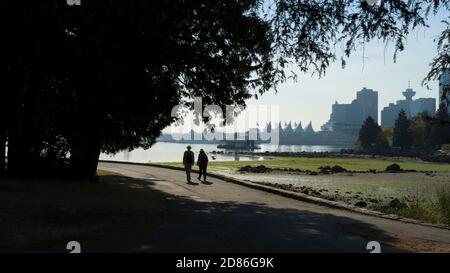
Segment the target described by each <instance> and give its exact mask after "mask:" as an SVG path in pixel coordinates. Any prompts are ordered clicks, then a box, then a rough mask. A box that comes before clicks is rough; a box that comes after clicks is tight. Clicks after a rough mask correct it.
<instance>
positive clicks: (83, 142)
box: [70, 134, 101, 181]
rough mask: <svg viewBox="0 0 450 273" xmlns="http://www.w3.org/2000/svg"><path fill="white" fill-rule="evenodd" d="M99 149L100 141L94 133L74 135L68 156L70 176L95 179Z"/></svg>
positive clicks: (87, 179)
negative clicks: (69, 155)
mask: <svg viewBox="0 0 450 273" xmlns="http://www.w3.org/2000/svg"><path fill="white" fill-rule="evenodd" d="M100 151H101V141H100V140H99V139H98V138H97V137H96V136H95V135H94V136H93V135H92V134H91V135H89V134H84V135H78V136H75V137H74V138H73V143H72V149H71V157H70V169H71V176H72V178H74V179H78V180H84V181H95V178H96V173H97V166H98V160H99V157H100Z"/></svg>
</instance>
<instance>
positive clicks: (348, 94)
mask: <svg viewBox="0 0 450 273" xmlns="http://www.w3.org/2000/svg"><path fill="white" fill-rule="evenodd" d="M444 18H445V15H444V14H443V13H442V12H441V14H439V15H438V16H437V17H436V18H434V19H433V20H431V22H430V27H429V28H426V29H421V30H420V31H417V32H415V33H412V34H410V35H409V37H408V44H407V45H406V49H405V50H404V51H403V52H400V53H399V54H398V57H397V62H396V63H394V62H393V48H394V47H393V44H392V43H391V44H389V45H388V46H387V47H386V49H385V45H384V44H383V43H382V42H381V41H375V42H371V43H369V44H367V45H366V46H365V51H364V52H363V50H362V48H359V49H358V50H357V51H355V52H353V53H352V56H351V57H350V58H349V60H348V61H347V66H346V67H345V69H342V68H341V64H340V62H339V61H337V62H335V63H333V64H331V65H330V67H329V68H328V70H327V74H326V75H325V76H324V77H322V78H321V79H319V78H318V77H317V76H312V77H311V76H309V75H307V74H306V75H305V74H299V79H298V81H297V83H295V82H292V81H288V82H286V83H284V84H282V85H280V86H279V87H278V93H275V92H269V93H266V94H264V95H262V96H261V97H260V98H259V99H258V100H255V99H250V100H248V102H247V103H248V104H256V105H267V104H278V105H281V106H282V107H280V120H281V121H283V122H285V121H297V122H298V121H301V122H302V124H304V125H306V124H308V123H309V122H310V121H312V124H313V127H314V129H315V130H320V126H321V125H323V124H324V123H326V122H327V121H328V119H329V118H330V114H331V107H332V105H333V104H334V103H335V102H336V101H338V102H339V103H340V104H341V103H342V104H346V103H350V102H351V101H352V100H353V99H354V94H355V92H357V91H359V90H361V89H363V88H364V87H366V88H368V89H373V90H375V91H378V93H379V105H378V115H379V116H380V115H381V110H382V109H383V107H385V106H388V105H389V103H395V102H396V101H397V100H402V99H403V95H402V93H403V92H404V91H405V90H406V89H407V88H408V86H409V85H410V86H411V88H412V89H414V91H415V92H416V96H415V98H434V99H436V101H437V102H438V101H439V86H438V81H437V80H436V81H433V82H431V83H430V88H431V90H427V88H426V87H425V86H422V85H421V82H422V80H423V79H424V78H425V76H426V75H427V73H428V71H429V63H430V62H431V60H432V58H433V57H434V56H435V55H436V52H437V50H436V43H435V42H434V41H433V39H434V38H436V37H437V36H438V34H439V33H440V32H441V31H442V29H443V25H442V23H441V21H442V20H443V19H444ZM363 56H364V58H365V59H364V62H363ZM437 107H438V105H437V103H436V108H437ZM379 122H380V121H379Z"/></svg>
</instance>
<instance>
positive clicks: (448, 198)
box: [437, 190, 450, 225]
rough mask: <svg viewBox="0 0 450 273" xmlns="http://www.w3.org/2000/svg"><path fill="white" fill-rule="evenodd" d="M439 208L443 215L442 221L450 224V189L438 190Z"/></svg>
mask: <svg viewBox="0 0 450 273" xmlns="http://www.w3.org/2000/svg"><path fill="white" fill-rule="evenodd" d="M437 205H438V210H439V212H440V213H441V215H442V218H443V219H442V222H444V223H445V224H447V225H450V191H449V190H443V191H439V192H438V202H437Z"/></svg>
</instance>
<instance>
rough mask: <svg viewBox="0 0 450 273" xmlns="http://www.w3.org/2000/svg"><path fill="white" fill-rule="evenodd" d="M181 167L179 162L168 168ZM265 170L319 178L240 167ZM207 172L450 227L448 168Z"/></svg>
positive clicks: (314, 161) (224, 167)
mask: <svg viewBox="0 0 450 273" xmlns="http://www.w3.org/2000/svg"><path fill="white" fill-rule="evenodd" d="M394 163H396V164H399V165H400V166H401V168H402V169H404V170H415V171H417V172H405V173H335V174H327V175H324V174H320V172H319V167H322V166H334V165H339V166H342V167H344V168H345V169H347V170H349V171H368V170H377V171H384V170H385V169H386V167H387V166H389V165H391V164H394ZM166 164H168V165H172V166H181V164H179V163H166ZM247 165H250V166H252V167H256V166H259V165H264V166H265V167H268V168H272V169H278V170H280V169H300V170H310V171H314V172H317V175H308V174H307V173H299V172H290V171H271V172H265V173H246V172H245V173H241V172H239V171H238V170H239V169H240V168H241V167H244V166H247ZM209 169H210V171H212V172H216V173H220V174H224V175H227V176H232V177H235V178H238V179H242V180H247V181H251V182H255V183H261V184H264V185H269V186H273V187H279V188H283V189H287V190H293V191H298V192H302V193H305V194H308V195H312V196H316V197H321V198H325V199H329V200H333V201H340V202H344V203H348V204H352V205H355V204H357V203H359V204H364V207H367V208H369V209H373V210H378V211H382V212H385V213H389V214H397V215H400V216H403V217H408V218H414V219H418V220H421V221H424V222H430V223H441V224H450V201H449V200H450V194H449V192H450V164H445V163H431V162H423V161H421V160H418V159H412V158H348V157H343V158H330V157H323V158H322V157H316V158H307V157H271V158H270V159H265V160H259V161H226V162H215V161H212V162H211V163H210V166H209Z"/></svg>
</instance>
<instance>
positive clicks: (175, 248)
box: [91, 163, 450, 252]
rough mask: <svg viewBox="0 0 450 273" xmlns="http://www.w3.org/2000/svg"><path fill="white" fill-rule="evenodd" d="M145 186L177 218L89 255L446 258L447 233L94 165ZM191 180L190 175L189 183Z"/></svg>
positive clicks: (168, 174) (449, 248)
mask: <svg viewBox="0 0 450 273" xmlns="http://www.w3.org/2000/svg"><path fill="white" fill-rule="evenodd" d="M99 169H100V170H105V171H110V172H116V173H120V174H122V175H124V176H129V177H133V178H139V179H143V181H145V182H146V183H147V184H148V186H149V187H150V188H152V189H154V190H155V191H159V192H160V193H161V194H164V195H166V200H167V209H170V210H177V211H178V212H179V214H178V215H179V217H176V218H175V219H170V220H167V221H165V222H164V223H162V224H157V225H155V227H154V228H152V230H150V231H147V232H146V231H143V232H142V233H135V234H130V235H126V236H125V235H123V236H121V237H120V238H117V240H113V241H114V243H111V241H112V240H107V241H106V240H105V241H104V242H98V244H97V247H96V246H95V245H92V247H91V249H92V250H102V251H104V250H110V251H156V252H368V251H367V250H366V245H367V243H368V242H369V241H380V242H381V245H382V251H385V252H392V251H446V252H450V231H449V230H443V229H437V228H432V227H425V226H420V225H414V224H407V223H401V222H398V221H393V220H387V219H382V218H378V217H372V216H367V215H362V214H358V213H353V212H349V211H342V210H337V209H331V208H327V207H323V206H318V205H314V204H310V203H305V202H301V201H298V200H294V199H290V198H286V197H282V196H278V195H275V194H272V193H267V192H264V191H259V190H255V189H251V188H247V187H244V186H240V185H236V184H233V183H230V182H225V181H223V180H219V179H214V178H209V179H208V181H209V183H208V184H203V183H198V185H188V184H187V183H186V182H185V176H184V173H183V172H181V171H176V170H169V169H163V168H155V167H148V166H138V165H129V164H115V163H100V165H99ZM193 177H195V174H194V176H193Z"/></svg>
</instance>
